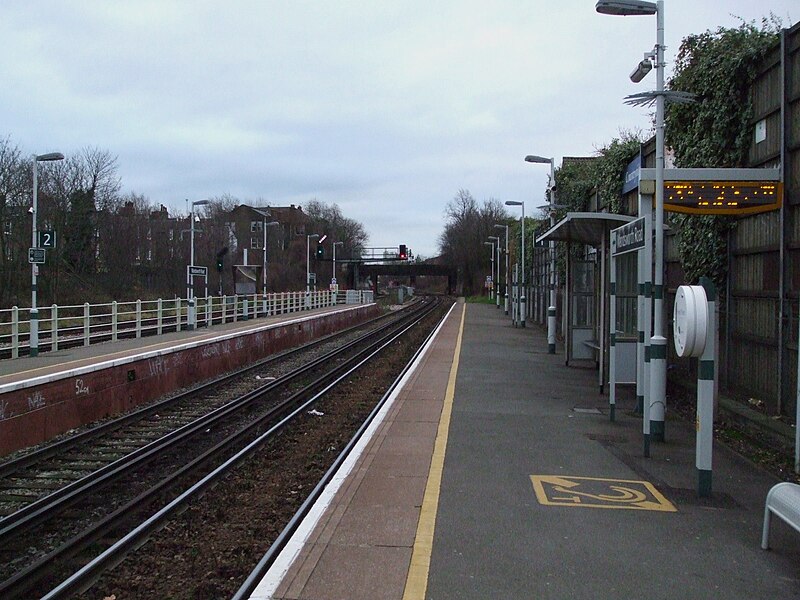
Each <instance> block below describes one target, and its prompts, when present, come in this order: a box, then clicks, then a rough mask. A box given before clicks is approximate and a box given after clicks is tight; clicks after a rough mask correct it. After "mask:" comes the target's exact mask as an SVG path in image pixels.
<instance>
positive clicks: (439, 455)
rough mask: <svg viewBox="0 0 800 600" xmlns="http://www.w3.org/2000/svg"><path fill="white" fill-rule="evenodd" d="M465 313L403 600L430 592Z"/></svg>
mask: <svg viewBox="0 0 800 600" xmlns="http://www.w3.org/2000/svg"><path fill="white" fill-rule="evenodd" d="M466 312H467V305H466V304H463V305H462V307H461V324H460V326H459V329H458V338H457V339H456V349H455V353H454V354H453V366H452V367H451V368H450V378H449V379H448V380H447V392H446V393H445V397H444V406H443V407H442V418H441V419H440V420H439V429H438V431H437V433H436V443H435V444H434V447H433V458H432V460H431V468H430V470H429V472H428V483H427V484H426V485H425V496H424V497H423V499H422V509H421V510H420V514H419V523H417V535H416V538H415V539H414V550H413V552H412V553H411V565H410V567H409V570H408V577H407V578H406V587H405V591H404V592H403V600H423V599H424V598H425V592H426V591H427V589H428V573H429V571H430V566H431V552H432V551H433V531H434V529H435V527H436V511H437V509H438V508H439V492H440V490H441V485H442V471H443V469H444V453H445V450H446V448H447V436H448V432H449V430H450V415H451V414H452V411H453V397H454V396H455V391H456V375H457V374H458V359H459V357H460V356H461V337H462V335H463V333H464V317H465V315H466Z"/></svg>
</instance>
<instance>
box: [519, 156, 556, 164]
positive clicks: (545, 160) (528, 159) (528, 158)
mask: <svg viewBox="0 0 800 600" xmlns="http://www.w3.org/2000/svg"><path fill="white" fill-rule="evenodd" d="M552 160H553V159H552V158H545V157H544V156H536V155H535V154H528V156H526V157H525V162H529V163H547V164H550V162H552Z"/></svg>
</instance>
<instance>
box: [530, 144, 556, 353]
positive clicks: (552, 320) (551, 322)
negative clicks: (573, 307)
mask: <svg viewBox="0 0 800 600" xmlns="http://www.w3.org/2000/svg"><path fill="white" fill-rule="evenodd" d="M525 162H529V163H543V164H549V165H550V211H549V212H550V228H551V229H552V228H553V226H554V225H555V224H556V215H555V211H554V210H553V208H554V207H555V201H556V199H555V195H556V174H555V166H554V159H552V158H545V157H544V156H536V155H534V154H529V155H528V156H526V157H525ZM548 245H549V250H550V306H548V307H547V352H548V353H549V354H555V353H556V243H555V241H553V240H550V242H549V244H548Z"/></svg>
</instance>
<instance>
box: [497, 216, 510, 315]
mask: <svg viewBox="0 0 800 600" xmlns="http://www.w3.org/2000/svg"><path fill="white" fill-rule="evenodd" d="M495 227H496V228H497V229H504V230H505V240H506V285H505V293H504V294H503V296H504V299H505V300H504V306H505V311H506V315H508V225H500V224H498V223H495Z"/></svg>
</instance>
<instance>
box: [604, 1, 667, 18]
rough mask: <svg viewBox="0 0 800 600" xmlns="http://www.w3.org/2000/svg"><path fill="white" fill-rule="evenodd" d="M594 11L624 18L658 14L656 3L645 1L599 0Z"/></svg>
mask: <svg viewBox="0 0 800 600" xmlns="http://www.w3.org/2000/svg"><path fill="white" fill-rule="evenodd" d="M594 9H595V10H596V11H597V12H599V13H600V14H602V15H617V16H622V17H628V16H639V15H654V14H656V13H657V12H658V6H657V5H656V3H655V2H645V1H644V0H598V2H597V4H595V7H594Z"/></svg>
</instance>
